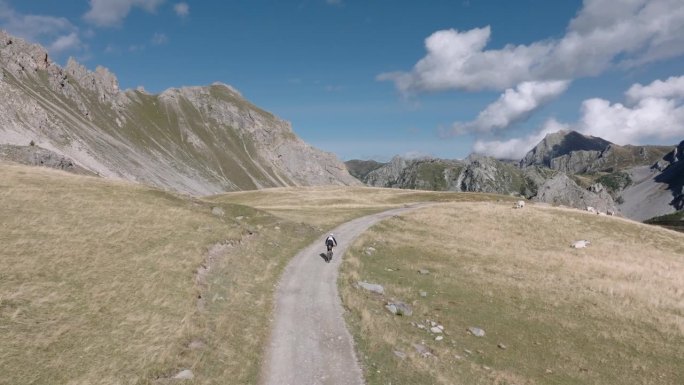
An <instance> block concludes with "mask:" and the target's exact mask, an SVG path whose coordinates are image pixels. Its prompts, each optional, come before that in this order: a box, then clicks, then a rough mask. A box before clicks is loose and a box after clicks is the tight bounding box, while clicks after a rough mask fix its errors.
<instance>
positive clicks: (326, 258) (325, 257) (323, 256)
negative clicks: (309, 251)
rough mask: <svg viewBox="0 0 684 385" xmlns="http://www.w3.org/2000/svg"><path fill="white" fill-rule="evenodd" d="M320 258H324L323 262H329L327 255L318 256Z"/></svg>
mask: <svg viewBox="0 0 684 385" xmlns="http://www.w3.org/2000/svg"><path fill="white" fill-rule="evenodd" d="M318 256H319V257H321V258H323V260H324V261H325V262H326V263H327V262H328V256H327V255H325V253H320V254H318Z"/></svg>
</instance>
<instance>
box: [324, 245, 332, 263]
mask: <svg viewBox="0 0 684 385" xmlns="http://www.w3.org/2000/svg"><path fill="white" fill-rule="evenodd" d="M327 246H328V252H327V253H326V254H325V261H326V262H328V263H330V261H331V260H332V257H333V246H332V245H327Z"/></svg>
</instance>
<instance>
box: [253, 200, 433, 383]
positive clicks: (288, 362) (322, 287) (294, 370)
mask: <svg viewBox="0 0 684 385" xmlns="http://www.w3.org/2000/svg"><path fill="white" fill-rule="evenodd" d="M423 206H425V205H424V204H417V205H412V206H406V207H403V208H398V209H392V210H388V211H384V212H381V213H378V214H373V215H368V216H365V217H361V218H357V219H355V220H352V221H350V222H347V223H344V224H342V225H340V226H338V227H337V228H335V229H334V230H332V232H333V233H334V234H335V238H337V241H338V243H339V245H338V247H336V248H335V256H334V257H333V260H332V262H330V263H329V264H328V263H326V262H325V261H324V260H323V258H322V257H321V256H320V254H321V253H323V252H324V251H325V246H324V245H323V239H321V240H319V241H316V242H315V243H313V244H311V245H309V246H308V247H306V248H305V249H303V250H302V251H300V252H299V253H298V254H297V255H295V257H294V258H293V259H292V260H291V261H290V263H289V264H288V265H287V267H286V268H285V271H284V273H283V276H282V277H281V279H280V283H279V284H278V289H277V291H276V297H275V313H274V317H275V319H274V321H273V329H272V331H271V339H270V342H269V346H268V347H267V352H266V360H265V362H264V365H263V367H262V369H261V384H264V385H271V384H273V385H276V384H277V385H327V384H330V385H333V384H334V385H347V384H350V385H351V384H354V385H357V384H363V383H364V382H363V375H362V373H361V368H360V367H359V363H358V361H357V359H356V355H355V353H354V343H353V340H352V337H351V335H350V334H349V331H348V330H347V327H346V325H345V323H344V318H343V316H342V314H343V312H344V310H343V308H342V303H341V301H340V297H339V295H338V292H337V276H338V268H339V266H340V261H341V259H342V258H341V257H342V255H343V254H344V252H345V251H346V249H347V247H348V246H349V245H350V244H351V243H352V242H353V241H354V239H355V238H356V237H358V236H359V235H361V234H362V233H363V232H364V231H365V230H367V229H368V228H369V227H370V226H372V225H374V224H375V223H377V222H379V221H381V220H383V219H385V218H388V217H391V216H393V215H397V214H400V213H403V212H405V211H408V210H413V209H416V208H418V207H423Z"/></svg>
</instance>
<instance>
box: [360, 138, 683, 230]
mask: <svg viewBox="0 0 684 385" xmlns="http://www.w3.org/2000/svg"><path fill="white" fill-rule="evenodd" d="M683 152H684V146H683V145H682V144H680V145H679V146H631V145H626V146H619V145H616V144H614V143H611V142H609V141H606V140H604V139H601V138H596V137H591V136H585V135H582V134H580V133H577V132H574V131H560V132H557V133H553V134H549V135H547V137H546V138H544V139H543V140H542V141H541V142H540V143H539V144H538V145H537V146H535V147H534V148H533V149H531V150H530V151H529V152H528V153H527V154H526V155H525V157H523V159H521V160H520V161H519V162H508V161H502V160H497V159H494V158H491V157H486V156H480V155H470V156H469V157H467V158H466V159H464V160H445V159H429V158H424V159H412V160H408V159H402V158H399V157H395V158H394V159H392V161H391V162H389V163H387V164H385V165H380V166H377V167H376V168H375V169H373V170H371V171H370V172H367V173H366V174H365V175H361V177H360V180H361V181H363V182H364V183H366V184H367V185H370V186H378V187H396V188H412V189H426V190H438V191H447V190H448V191H473V192H490V193H498V194H507V195H514V196H521V197H525V198H529V199H534V200H535V201H539V202H546V203H551V204H557V205H564V206H570V207H576V208H581V209H585V208H586V207H587V206H591V207H594V208H596V209H598V210H600V211H603V212H606V211H615V212H622V214H623V215H625V216H628V217H630V218H633V219H638V220H645V219H648V218H651V217H654V216H658V215H664V214H668V213H670V212H672V211H675V210H681V209H682V207H681V206H682V200H683V199H684V192H683V191H682V183H684V174H683V173H684V162H683V161H681V158H682V157H684V155H682V153H683ZM356 164H359V163H349V162H347V166H348V167H350V168H351V169H354V167H355V165H356ZM354 172H355V171H352V173H354Z"/></svg>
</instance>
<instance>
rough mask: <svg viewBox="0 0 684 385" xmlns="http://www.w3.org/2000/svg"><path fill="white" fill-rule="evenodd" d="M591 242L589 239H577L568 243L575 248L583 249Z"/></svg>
mask: <svg viewBox="0 0 684 385" xmlns="http://www.w3.org/2000/svg"><path fill="white" fill-rule="evenodd" d="M590 244H591V242H590V241H587V240H586V239H582V240H579V241H575V242H573V243H572V245H570V247H572V248H575V249H584V248H585V247H587V246H589V245H590Z"/></svg>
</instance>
